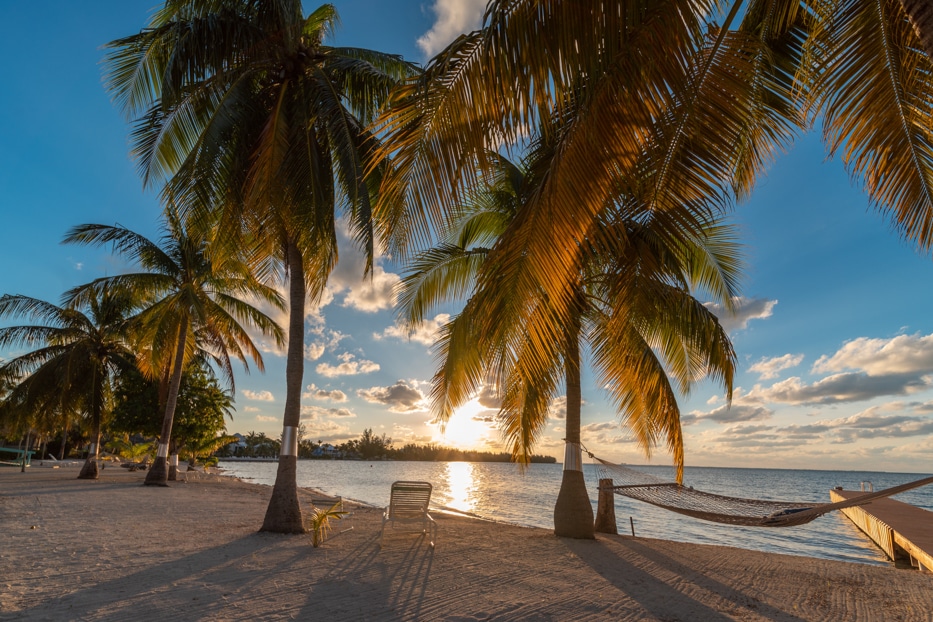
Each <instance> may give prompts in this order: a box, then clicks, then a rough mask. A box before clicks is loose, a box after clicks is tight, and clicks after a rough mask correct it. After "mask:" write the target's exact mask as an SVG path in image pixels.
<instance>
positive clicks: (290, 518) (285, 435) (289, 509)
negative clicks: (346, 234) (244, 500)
mask: <svg viewBox="0 0 933 622" xmlns="http://www.w3.org/2000/svg"><path fill="white" fill-rule="evenodd" d="M286 261H287V265H288V279H289V282H288V303H289V309H288V354H287V358H286V363H285V416H284V418H283V429H282V449H281V450H280V452H279V467H278V471H277V472H276V474H275V486H273V488H272V498H271V499H269V507H268V508H266V517H265V520H263V522H262V528H261V529H260V531H272V532H275V533H304V532H305V527H304V520H303V519H302V516H301V506H300V505H299V504H298V477H297V475H298V424H299V423H300V419H301V383H302V381H303V378H304V331H305V275H304V265H303V263H302V257H301V251H299V250H298V247H297V246H296V245H295V243H294V242H292V241H289V242H288V246H287V249H286Z"/></svg>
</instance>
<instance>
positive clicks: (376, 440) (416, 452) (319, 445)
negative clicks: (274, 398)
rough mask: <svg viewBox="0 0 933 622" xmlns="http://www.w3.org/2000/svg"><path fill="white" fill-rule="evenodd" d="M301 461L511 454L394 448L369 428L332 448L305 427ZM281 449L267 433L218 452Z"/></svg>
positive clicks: (237, 454)
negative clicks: (310, 433)
mask: <svg viewBox="0 0 933 622" xmlns="http://www.w3.org/2000/svg"><path fill="white" fill-rule="evenodd" d="M298 436H299V441H298V458H299V459H306V460H412V461H415V460H422V461H425V462H510V461H511V460H512V456H511V455H510V454H509V453H508V452H504V451H503V452H491V451H474V450H465V449H456V448H453V447H444V446H442V445H438V444H437V443H428V444H426V445H418V444H416V443H406V444H405V445H403V446H402V447H400V448H395V447H393V441H392V439H391V438H389V437H387V436H386V435H385V434H381V435H377V434H375V433H374V432H373V431H372V428H366V429H365V430H363V433H362V434H361V435H360V437H359V438H357V439H350V440H348V441H345V442H343V443H338V444H336V445H331V444H329V443H325V442H324V441H323V440H318V441H317V442H314V441H312V440H309V439H306V438H304V437H305V436H307V431H306V429H305V427H304V426H303V425H302V426H300V428H299V432H298ZM280 448H281V441H280V440H279V439H274V438H270V437H268V436H266V434H265V433H263V432H258V433H257V432H249V433H248V434H246V435H243V436H241V437H240V440H239V441H238V442H236V443H231V444H229V445H227V446H226V447H223V448H221V449H220V450H218V451H217V452H216V454H215V455H216V456H217V457H219V458H274V457H275V456H277V455H278V453H279V449H280ZM531 462H537V463H555V462H557V460H556V459H555V458H553V457H552V456H539V455H533V456H532V457H531Z"/></svg>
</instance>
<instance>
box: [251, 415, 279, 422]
mask: <svg viewBox="0 0 933 622" xmlns="http://www.w3.org/2000/svg"><path fill="white" fill-rule="evenodd" d="M278 420H279V418H278V417H269V416H267V415H256V421H263V422H267V421H278Z"/></svg>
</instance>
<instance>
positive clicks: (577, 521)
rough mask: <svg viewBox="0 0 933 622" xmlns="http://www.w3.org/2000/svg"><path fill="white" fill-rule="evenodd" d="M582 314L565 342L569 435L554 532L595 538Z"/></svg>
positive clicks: (577, 318) (565, 535)
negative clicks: (586, 466) (584, 424)
mask: <svg viewBox="0 0 933 622" xmlns="http://www.w3.org/2000/svg"><path fill="white" fill-rule="evenodd" d="M581 330H582V327H581V318H580V316H579V315H576V314H575V315H574V318H573V321H572V324H571V326H570V327H569V330H568V331H567V337H566V339H567V341H566V344H565V345H564V350H565V352H564V371H565V373H566V376H567V378H566V382H567V420H566V424H567V437H566V438H565V439H564V442H565V445H564V473H563V478H562V479H561V482H560V492H559V493H558V495H557V503H555V504H554V535H556V536H562V537H565V538H589V539H593V538H595V537H596V536H595V534H594V531H593V506H592V505H590V497H589V495H588V494H587V492H586V480H585V479H584V478H583V454H582V452H581V451H580V411H581V409H582V403H583V396H582V391H581V389H580V332H581Z"/></svg>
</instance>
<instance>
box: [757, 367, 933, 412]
mask: <svg viewBox="0 0 933 622" xmlns="http://www.w3.org/2000/svg"><path fill="white" fill-rule="evenodd" d="M930 388H933V376H928V375H923V376H921V375H918V374H916V373H901V374H888V375H885V376H871V375H869V374H866V373H863V372H851V373H846V374H834V375H832V376H827V377H826V378H823V379H822V380H818V381H816V382H814V383H812V384H806V383H805V382H803V381H802V380H801V379H800V378H798V377H796V376H795V377H791V378H788V379H787V380H783V381H781V382H778V383H776V384H774V385H772V386H771V387H769V388H767V389H758V388H757V387H756V390H755V391H754V392H753V394H750V396H751V395H754V397H756V398H757V399H759V400H762V401H766V402H780V403H783V404H837V403H843V402H861V401H865V400H871V399H874V398H877V397H883V396H886V395H908V394H911V393H917V392H918V391H924V390H927V389H930Z"/></svg>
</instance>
